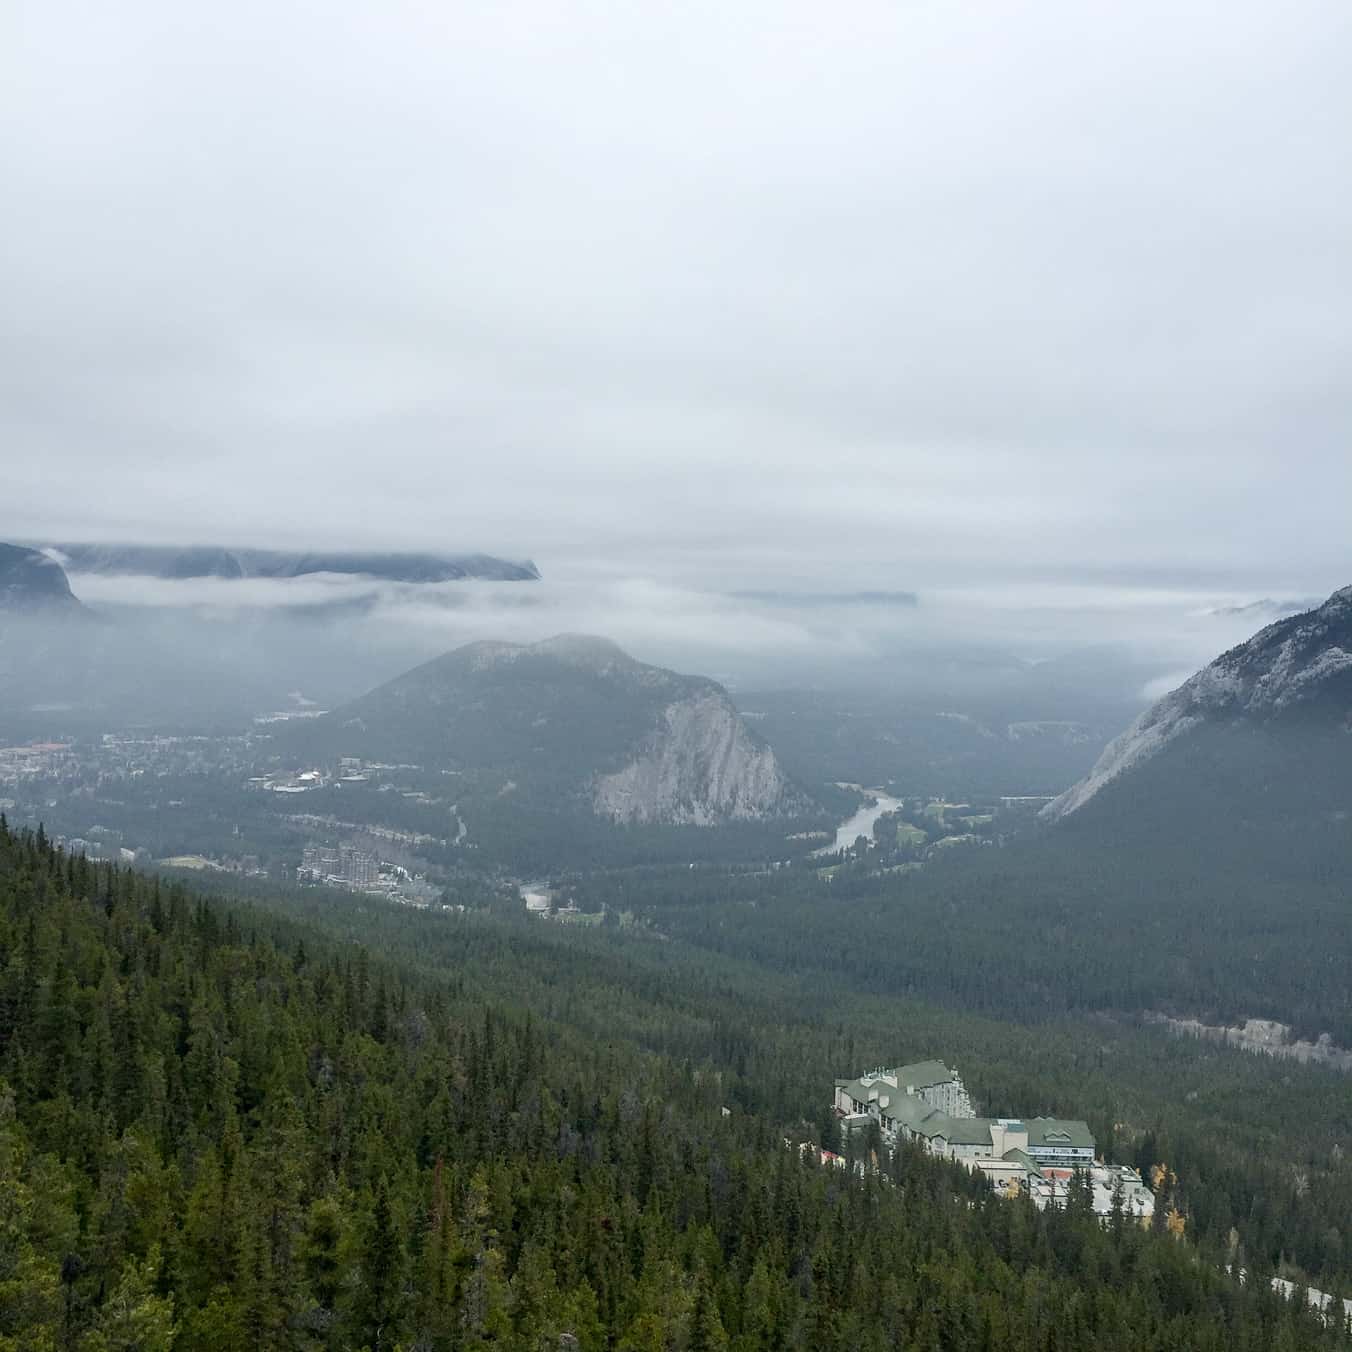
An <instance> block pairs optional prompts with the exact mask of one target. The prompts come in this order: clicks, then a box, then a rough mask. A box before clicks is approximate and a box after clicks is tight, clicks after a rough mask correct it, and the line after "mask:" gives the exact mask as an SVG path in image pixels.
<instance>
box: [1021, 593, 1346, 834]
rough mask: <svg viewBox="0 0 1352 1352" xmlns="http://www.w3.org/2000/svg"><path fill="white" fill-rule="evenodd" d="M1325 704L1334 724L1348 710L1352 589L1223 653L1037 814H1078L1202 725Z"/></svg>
mask: <svg viewBox="0 0 1352 1352" xmlns="http://www.w3.org/2000/svg"><path fill="white" fill-rule="evenodd" d="M1326 706H1328V709H1329V711H1331V712H1332V713H1333V715H1334V719H1335V722H1334V725H1335V726H1337V725H1340V724H1341V723H1345V721H1346V719H1347V716H1348V713H1349V711H1352V587H1343V588H1341V589H1339V590H1338V591H1336V592H1334V593H1333V595H1332V596H1330V597H1329V598H1328V600H1327V601H1325V602H1324V603H1323V605H1320V606H1316V607H1315V608H1314V609H1313V610H1308V611H1305V612H1303V613H1301V614H1298V615H1292V616H1289V617H1287V618H1286V619H1282V620H1278V621H1277V622H1276V623H1274V624H1270V625H1268V626H1267V627H1266V628H1265V629H1261V630H1259V632H1258V633H1256V634H1255V635H1254V636H1253V637H1252V638H1251V639H1248V640H1247V641H1246V642H1244V643H1241V644H1239V645H1238V646H1237V647H1234V648H1231V649H1230V651H1229V652H1226V653H1222V654H1221V656H1220V657H1218V658H1217V659H1216V660H1215V661H1214V662H1212V663H1211V664H1210V665H1209V666H1206V667H1203V668H1202V670H1201V671H1199V672H1198V673H1197V674H1196V675H1195V676H1193V677H1192V678H1191V679H1190V680H1188V681H1185V682H1184V683H1183V684H1182V685H1181V686H1179V688H1178V689H1177V690H1174V691H1172V692H1171V693H1169V694H1167V695H1165V696H1164V698H1163V699H1161V700H1159V701H1158V702H1157V703H1156V704H1154V705H1152V706H1151V707H1150V708H1149V709H1147V710H1146V711H1145V713H1143V714H1142V715H1141V716H1140V717H1139V718H1138V719H1137V720H1136V721H1135V722H1134V723H1133V724H1132V725H1131V726H1130V727H1129V728H1128V729H1127V730H1126V731H1125V732H1124V733H1122V735H1121V736H1120V737H1117V738H1116V739H1115V740H1113V741H1112V742H1110V743H1109V744H1108V745H1107V747H1105V748H1104V751H1103V754H1102V755H1101V756H1100V757H1099V759H1098V762H1097V764H1096V765H1095V766H1094V768H1093V770H1091V771H1090V772H1089V774H1088V775H1087V776H1086V777H1085V778H1084V779H1082V780H1081V781H1080V782H1079V783H1078V784H1076V785H1074V786H1073V787H1072V788H1070V789H1068V790H1067V791H1066V792H1065V793H1063V794H1062V795H1061V796H1060V797H1059V798H1057V799H1056V800H1055V801H1054V802H1052V803H1049V804H1048V805H1047V807H1046V808H1044V809H1043V812H1042V815H1043V817H1044V819H1046V820H1048V821H1054V820H1056V819H1057V818H1060V817H1064V816H1066V815H1068V814H1069V813H1071V812H1074V811H1076V810H1077V809H1079V808H1081V807H1083V806H1084V805H1085V804H1086V803H1087V802H1089V800H1090V799H1091V798H1093V797H1094V796H1095V795H1096V794H1097V793H1098V792H1099V791H1100V790H1101V789H1103V788H1104V786H1105V785H1107V784H1109V783H1111V782H1112V781H1113V780H1115V779H1117V778H1118V777H1119V776H1121V775H1123V774H1125V773H1127V772H1128V771H1130V770H1133V769H1135V768H1137V767H1138V766H1140V765H1143V764H1144V763H1145V762H1146V761H1148V760H1151V759H1153V758H1154V757H1155V756H1156V755H1158V754H1159V753H1160V752H1161V751H1163V750H1164V749H1165V747H1167V746H1169V745H1171V744H1172V743H1173V742H1175V741H1177V740H1178V739H1179V738H1180V737H1183V736H1185V735H1187V734H1188V733H1190V732H1191V731H1193V729H1195V728H1198V727H1200V726H1201V725H1203V724H1206V723H1220V722H1229V721H1240V720H1249V721H1253V722H1260V721H1271V720H1275V719H1283V718H1293V717H1297V716H1299V715H1301V714H1302V713H1312V712H1314V711H1315V710H1316V709H1321V710H1323V709H1325V707H1326Z"/></svg>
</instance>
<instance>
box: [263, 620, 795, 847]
mask: <svg viewBox="0 0 1352 1352" xmlns="http://www.w3.org/2000/svg"><path fill="white" fill-rule="evenodd" d="M279 741H280V742H281V743H282V744H283V745H292V746H295V747H297V748H299V749H301V750H303V751H305V752H306V753H308V754H311V755H316V756H327V757H337V756H357V757H362V758H365V759H368V760H376V761H384V762H390V761H393V762H411V763H413V764H416V765H420V766H422V767H424V768H425V769H426V770H428V771H429V773H431V774H434V775H437V774H447V775H453V776H455V777H456V778H457V779H466V780H467V781H468V785H470V786H472V785H475V784H478V785H480V786H481V787H482V786H483V785H485V784H486V783H491V786H492V791H493V794H494V795H500V796H501V797H503V798H507V797H508V796H509V795H514V798H513V800H512V801H511V802H508V803H505V804H503V805H502V810H503V811H510V810H513V809H514V808H515V807H516V805H517V803H518V802H524V803H525V804H526V806H527V809H529V808H530V807H531V806H534V805H538V806H543V807H545V808H547V810H549V811H550V812H552V813H554V814H555V815H557V814H559V813H560V812H574V813H586V814H588V815H595V816H598V817H601V818H603V819H605V820H608V821H613V822H616V823H632V824H644V823H652V824H665V825H684V826H713V825H719V824H724V823H729V822H738V821H757V820H763V819H766V818H774V817H778V816H783V815H788V814H791V813H795V812H803V811H808V810H810V809H811V807H812V804H811V803H809V801H808V799H807V797H806V795H805V794H804V793H803V792H802V791H801V790H799V789H798V788H797V787H796V786H795V785H793V784H792V783H791V782H790V780H789V778H788V776H787V775H786V774H785V773H784V772H783V770H782V769H781V768H780V765H779V762H778V760H777V759H776V757H775V754H774V752H773V751H772V750H771V748H770V747H769V746H767V745H766V744H765V742H764V741H762V740H761V739H760V738H759V737H757V736H756V735H755V734H754V733H752V732H751V731H750V730H749V729H748V728H747V726H746V724H745V723H744V722H743V720H742V718H741V716H740V715H739V714H738V712H737V710H736V708H735V707H734V705H733V703H732V701H731V699H730V698H729V697H728V694H727V692H726V691H725V690H724V689H723V688H722V687H721V686H720V685H718V684H717V683H716V682H714V681H711V680H708V679H707V678H705V677H701V676H686V675H681V674H678V673H677V672H674V671H668V670H666V669H665V668H662V667H654V666H650V665H648V664H646V663H643V662H638V661H636V660H635V659H634V658H632V657H630V656H629V654H628V653H626V652H624V651H623V650H622V649H621V648H619V647H618V646H616V645H615V644H614V643H611V642H609V641H608V640H606V639H600V638H593V637H589V636H587V635H579V634H560V635H557V636H556V637H554V638H551V639H546V640H544V641H542V642H540V643H532V644H527V645H521V644H513V643H487V642H481V643H470V644H466V645H465V646H464V647H461V648H457V649H455V650H454V651H452V652H449V653H446V654H444V655H443V656H441V657H438V658H436V659H434V660H433V661H431V662H427V663H424V664H423V665H422V666H420V667H416V668H414V669H413V670H412V671H408V672H405V673H404V674H403V675H402V676H398V677H396V678H395V679H394V680H392V681H388V682H386V683H385V684H384V685H382V686H380V687H378V688H377V689H375V690H373V691H371V692H370V693H368V694H366V695H363V696H362V697H361V698H360V699H357V700H354V701H352V702H351V703H349V704H347V705H344V706H343V707H341V708H339V709H335V710H334V711H333V712H332V713H329V714H327V715H326V716H325V717H323V718H319V719H316V720H314V722H313V723H312V724H310V725H308V726H305V727H297V728H294V729H289V730H288V731H287V733H286V734H285V735H284V736H282V737H279ZM440 782H441V783H442V784H443V785H444V784H445V780H444V779H443V780H441V781H440ZM456 787H457V788H458V787H465V786H461V785H457V786H456ZM469 791H470V792H473V789H472V787H471V788H470V789H469ZM482 810H483V808H482V807H480V811H481V812H482Z"/></svg>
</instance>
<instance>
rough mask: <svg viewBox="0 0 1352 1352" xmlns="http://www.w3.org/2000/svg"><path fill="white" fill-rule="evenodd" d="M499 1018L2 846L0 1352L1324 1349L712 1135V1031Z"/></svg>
mask: <svg viewBox="0 0 1352 1352" xmlns="http://www.w3.org/2000/svg"><path fill="white" fill-rule="evenodd" d="M448 932H449V931H448ZM466 933H470V931H466ZM507 954H508V955H509V954H510V948H509V949H508V950H507ZM470 976H473V978H474V981H473V983H467V982H466V981H464V980H462V977H470ZM553 980H554V983H555V989H556V992H557V998H559V999H560V1000H561V1007H562V1008H565V1009H566V1007H567V1006H568V1005H569V1003H570V1002H571V1001H572V1000H573V999H576V1000H577V1002H578V1003H579V1004H580V1005H581V1006H582V1007H583V1008H584V1009H587V1010H591V1009H592V1008H593V1007H594V1001H593V1000H592V999H591V998H590V994H589V992H588V990H587V984H586V983H587V978H586V976H585V971H584V972H583V973H581V974H579V975H577V976H576V977H575V976H574V975H573V974H572V972H571V971H570V969H568V968H567V967H563V966H560V967H557V968H556V969H555V970H554V972H553ZM570 982H575V983H576V986H577V993H576V996H575V997H574V996H570V995H569V994H568V993H567V988H568V986H569V984H570ZM484 983H487V984H498V985H499V986H500V989H501V992H502V993H501V996H500V997H499V998H497V999H487V1000H485V999H484V998H483V996H482V995H480V994H478V993H477V992H475V993H471V991H472V990H473V989H474V987H475V986H477V985H482V984H484ZM513 990H514V987H513V983H512V981H511V974H510V964H508V963H506V962H503V963H502V964H501V965H493V964H491V963H482V962H481V963H476V964H475V965H474V966H473V967H469V968H466V969H465V971H464V972H463V973H458V972H457V971H456V970H455V969H454V964H452V965H451V969H450V970H447V971H445V972H444V974H440V975H436V976H431V975H426V974H421V973H416V972H410V971H408V970H406V969H399V968H396V967H393V966H390V965H388V964H385V963H381V962H378V961H376V960H374V959H373V958H371V957H370V956H369V955H368V954H367V952H366V951H365V949H363V948H361V947H360V946H354V945H351V944H345V943H338V942H336V941H334V940H332V939H330V938H328V937H326V936H325V935H324V934H323V933H322V932H320V931H317V930H314V929H310V928H308V927H306V926H303V925H298V924H296V923H295V922H291V921H277V920H275V919H271V918H269V917H268V916H266V915H265V914H263V913H260V912H257V911H254V910H251V909H247V908H246V909H242V910H241V909H238V908H231V907H228V906H223V905H221V904H219V903H215V902H206V901H202V900H194V899H193V898H191V897H190V896H188V895H186V894H185V893H184V892H182V891H181V890H180V889H178V888H176V887H166V886H163V885H161V884H160V883H158V882H155V881H147V880H144V879H141V878H138V877H136V876H134V875H132V874H130V873H127V872H124V871H119V870H117V869H115V868H111V867H107V866H98V867H94V866H91V865H89V864H87V863H85V862H84V861H83V860H82V859H71V858H68V857H66V856H64V855H62V854H61V853H60V852H58V851H55V850H53V849H52V848H51V847H50V846H49V845H48V844H47V842H46V841H45V840H44V839H42V838H41V836H39V837H37V838H33V837H28V836H24V837H16V836H14V835H12V834H11V833H10V832H9V831H8V830H7V829H5V828H4V827H3V825H2V824H0V1008H3V1011H4V1017H3V1018H2V1019H0V1076H2V1077H3V1082H2V1083H0V1348H4V1349H6V1352H9V1349H13V1350H14V1352H18V1350H19V1349H25V1350H27V1349H57V1348H79V1349H82V1352H94V1350H95V1349H98V1350H99V1352H103V1350H104V1349H114V1348H117V1349H132V1348H138V1349H146V1350H150V1349H168V1348H183V1349H189V1348H190V1349H194V1350H195V1349H237V1348H273V1347H278V1348H352V1349H357V1348H371V1349H390V1348H396V1347H403V1348H409V1349H411V1348H414V1347H417V1348H425V1349H470V1348H474V1349H482V1348H489V1347H500V1348H514V1349H515V1348H520V1349H548V1350H549V1352H555V1350H557V1352H563V1349H565V1348H577V1349H582V1350H583V1352H592V1350H595V1352H600V1349H603V1348H614V1349H626V1350H627V1352H639V1349H653V1352H656V1350H657V1349H681V1350H688V1352H696V1350H703V1349H710V1348H735V1349H738V1350H739V1352H751V1350H752V1349H771V1348H793V1349H804V1350H806V1349H813V1350H814V1352H816V1350H818V1349H821V1350H829V1349H834V1348H842V1349H843V1348H852V1349H858V1348H862V1349H884V1348H907V1349H911V1348H914V1349H917V1352H918V1350H919V1349H922V1348H923V1349H933V1348H938V1347H943V1348H955V1349H961V1348H973V1349H975V1348H985V1347H992V1346H999V1347H1001V1348H1002V1349H1011V1350H1012V1352H1020V1350H1021V1349H1033V1348H1041V1349H1047V1348H1078V1347H1091V1346H1092V1347H1096V1348H1105V1349H1123V1350H1124V1352H1125V1350H1126V1349H1139V1348H1165V1347H1169V1348H1177V1347H1196V1348H1216V1349H1220V1348H1241V1349H1255V1352H1256V1349H1260V1348H1262V1349H1268V1348H1279V1349H1296V1348H1305V1347H1322V1346H1327V1347H1334V1346H1340V1345H1341V1339H1342V1335H1341V1334H1338V1333H1335V1332H1331V1331H1327V1330H1323V1329H1322V1328H1321V1327H1319V1325H1318V1323H1317V1321H1316V1320H1315V1319H1314V1318H1313V1317H1312V1316H1310V1315H1308V1314H1307V1313H1305V1312H1304V1311H1303V1310H1298V1309H1294V1308H1288V1307H1287V1306H1285V1305H1284V1304H1282V1303H1281V1302H1280V1301H1278V1300H1276V1299H1275V1298H1274V1297H1272V1296H1271V1295H1270V1294H1269V1293H1268V1292H1267V1290H1266V1284H1265V1283H1262V1282H1254V1283H1251V1284H1250V1286H1249V1287H1241V1286H1238V1285H1237V1284H1235V1283H1234V1282H1233V1281H1230V1280H1228V1279H1227V1278H1225V1277H1224V1276H1223V1275H1222V1274H1221V1272H1220V1270H1219V1269H1218V1267H1216V1266H1215V1265H1214V1264H1213V1263H1211V1262H1209V1261H1203V1260H1201V1259H1200V1257H1199V1254H1198V1253H1197V1251H1196V1250H1194V1249H1193V1248H1192V1247H1191V1246H1190V1245H1189V1244H1187V1243H1180V1242H1175V1241H1173V1240H1171V1239H1169V1238H1167V1237H1164V1236H1159V1235H1153V1234H1149V1233H1146V1232H1142V1231H1139V1230H1136V1229H1134V1228H1133V1229H1127V1228H1123V1227H1119V1226H1110V1227H1107V1228H1102V1227H1100V1226H1099V1225H1098V1223H1097V1222H1095V1221H1094V1220H1092V1219H1091V1218H1089V1217H1087V1216H1084V1215H1080V1214H1078V1213H1077V1212H1075V1211H1072V1212H1071V1213H1069V1214H1052V1215H1039V1214H1037V1213H1035V1212H1034V1211H1032V1209H1031V1208H1030V1207H1029V1206H1027V1205H1023V1204H1011V1203H1006V1202H1004V1201H1001V1200H999V1199H997V1198H995V1197H994V1196H993V1194H990V1193H989V1192H987V1191H985V1190H984V1188H982V1187H981V1186H980V1185H977V1184H975V1183H974V1182H973V1181H972V1180H970V1179H969V1178H968V1177H967V1176H966V1175H965V1174H964V1173H962V1172H960V1171H954V1170H952V1169H951V1168H949V1167H946V1166H941V1165H938V1164H936V1163H934V1162H930V1161H927V1160H922V1159H912V1158H903V1159H901V1160H900V1161H899V1162H898V1164H897V1168H896V1171H895V1172H894V1173H893V1174H892V1176H891V1177H890V1178H884V1177H881V1176H868V1177H865V1178H862V1179H851V1178H849V1177H847V1176H845V1175H842V1174H841V1173H840V1172H838V1171H834V1170H821V1169H817V1168H814V1167H811V1166H809V1165H806V1164H802V1163H800V1162H799V1160H798V1157H797V1154H796V1152H792V1151H789V1150H786V1149H784V1148H783V1145H782V1142H781V1129H780V1128H779V1127H778V1126H777V1125H776V1124H774V1123H772V1122H768V1121H764V1120H762V1119H759V1118H757V1117H756V1116H754V1115H749V1114H744V1113H735V1114H734V1115H733V1116H732V1117H731V1118H724V1117H722V1116H721V1115H720V1112H719V1107H720V1103H721V1100H722V1093H721V1090H720V1077H721V1075H722V1074H723V1073H724V1072H723V1070H722V1069H721V1063H720V1054H719V1051H718V1046H719V1043H718V1040H717V1038H714V1037H711V1038H710V1040H709V1044H708V1049H707V1051H706V1053H705V1055H704V1056H702V1057H700V1058H698V1059H690V1058H683V1059H680V1060H676V1059H673V1058H670V1057H668V1056H666V1055H662V1054H658V1053H654V1052H652V1051H646V1050H644V1048H643V1047H642V1045H641V1039H638V1038H636V1037H635V1036H634V1035H632V1034H622V1033H621V1032H620V1029H621V1028H622V1027H623V1026H624V1023H623V1021H621V1022H617V1024H616V1033H615V1035H614V1036H613V1037H612V1039H611V1040H609V1041H608V1042H604V1043H602V1042H600V1041H598V1040H596V1039H593V1038H588V1037H585V1036H582V1035H580V1034H579V1033H578V1032H575V1031H573V1030H572V1028H571V1027H570V1024H569V1021H568V1020H567V1018H566V1017H561V1018H560V1019H558V1020H555V1021H551V1022H550V1023H548V1024H542V1023H541V1022H540V1021H538V1020H535V1019H532V1018H531V1017H530V1016H529V1014H528V1013H522V1012H521V1011H520V1009H519V1008H518V1007H516V1000H515V998H514V995H513ZM750 1050H751V1054H752V1055H753V1056H754V1048H752V1049H750Z"/></svg>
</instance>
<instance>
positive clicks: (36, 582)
mask: <svg viewBox="0 0 1352 1352" xmlns="http://www.w3.org/2000/svg"><path fill="white" fill-rule="evenodd" d="M78 609H80V603H79V601H77V600H76V599H75V595H74V593H73V592H72V591H71V589H70V580H69V579H68V578H67V577H66V570H65V569H64V568H62V566H61V565H60V564H59V563H58V562H57V561H56V560H55V559H53V558H50V557H49V556H48V555H46V554H44V553H42V551H41V550H37V549H29V548H27V547H26V546H24V545H9V544H0V610H8V611H20V612H25V613H33V612H40V611H51V610H61V611H73V610H78Z"/></svg>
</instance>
